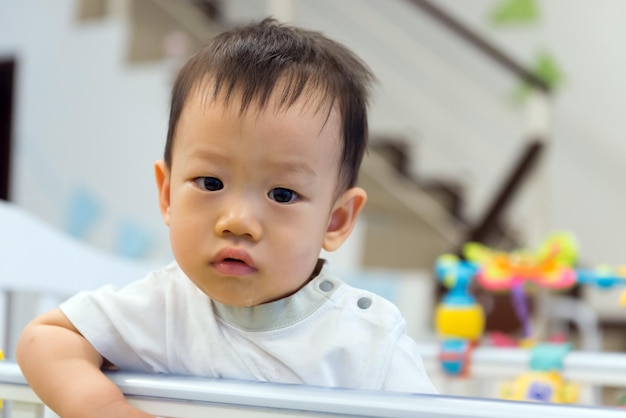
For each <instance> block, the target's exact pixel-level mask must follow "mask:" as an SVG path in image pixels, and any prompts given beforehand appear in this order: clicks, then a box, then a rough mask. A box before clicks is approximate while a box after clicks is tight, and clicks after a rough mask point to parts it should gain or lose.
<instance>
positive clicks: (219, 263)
mask: <svg viewBox="0 0 626 418" xmlns="http://www.w3.org/2000/svg"><path fill="white" fill-rule="evenodd" d="M211 266H213V268H214V269H215V270H217V271H218V272H219V273H220V274H222V275H224V276H247V275H250V274H252V273H254V272H256V270H257V269H256V267H255V266H254V262H253V260H252V257H250V255H249V254H248V253H247V252H246V251H244V250H241V249H236V248H226V249H223V250H221V251H219V252H218V253H217V255H216V256H215V257H214V258H213V261H211Z"/></svg>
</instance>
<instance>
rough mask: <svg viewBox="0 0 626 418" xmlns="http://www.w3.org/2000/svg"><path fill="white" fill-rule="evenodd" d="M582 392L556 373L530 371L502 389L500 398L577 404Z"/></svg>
mask: <svg viewBox="0 0 626 418" xmlns="http://www.w3.org/2000/svg"><path fill="white" fill-rule="evenodd" d="M579 393H580V390H579V388H578V386H577V385H575V384H572V383H567V382H565V381H564V380H563V377H562V376H561V373H559V372H556V371H551V372H541V371H530V372H526V373H524V374H522V375H521V376H519V377H518V378H517V379H515V381H513V382H512V383H509V384H506V385H504V386H503V387H502V389H501V393H500V396H501V397H502V399H506V400H510V401H526V402H546V403H576V402H577V401H578V396H579Z"/></svg>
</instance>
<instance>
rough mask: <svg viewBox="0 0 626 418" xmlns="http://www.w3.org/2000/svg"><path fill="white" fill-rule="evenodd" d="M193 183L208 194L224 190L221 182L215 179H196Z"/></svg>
mask: <svg viewBox="0 0 626 418" xmlns="http://www.w3.org/2000/svg"><path fill="white" fill-rule="evenodd" d="M195 182H196V184H197V185H198V186H199V187H200V188H201V189H202V190H206V191H209V192H215V191H217V190H222V189H223V188H224V183H222V180H220V179H218V178H215V177H198V178H197V179H195Z"/></svg>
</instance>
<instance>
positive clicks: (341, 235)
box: [322, 187, 367, 251]
mask: <svg viewBox="0 0 626 418" xmlns="http://www.w3.org/2000/svg"><path fill="white" fill-rule="evenodd" d="M366 201H367V193H365V190H363V189H361V188H360V187H353V188H351V189H348V190H346V191H345V192H343V194H342V195H341V196H339V198H338V199H337V201H336V202H335V206H334V207H333V211H332V212H331V214H330V220H329V222H328V228H327V229H326V236H325V237H324V244H323V245H322V247H323V248H324V249H325V250H326V251H335V250H336V249H337V248H339V247H340V246H341V244H343V242H344V241H345V240H346V239H348V237H349V236H350V233H351V232H352V229H353V228H354V225H355V224H356V220H357V218H358V217H359V213H360V212H361V209H363V206H364V205H365V202H366Z"/></svg>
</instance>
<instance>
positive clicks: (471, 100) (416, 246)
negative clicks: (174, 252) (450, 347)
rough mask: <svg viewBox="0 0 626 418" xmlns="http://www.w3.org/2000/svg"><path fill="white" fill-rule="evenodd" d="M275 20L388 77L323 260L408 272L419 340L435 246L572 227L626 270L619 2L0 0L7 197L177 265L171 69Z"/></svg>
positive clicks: (133, 253)
mask: <svg viewBox="0 0 626 418" xmlns="http://www.w3.org/2000/svg"><path fill="white" fill-rule="evenodd" d="M268 15H273V16H275V17H277V18H278V19H279V20H282V21H286V22H292V23H295V24H297V25H300V26H304V27H307V28H311V29H314V30H319V31H322V32H324V33H325V34H327V35H328V36H330V37H332V38H334V39H336V40H338V41H340V42H342V43H344V44H345V45H347V46H349V47H350V48H352V49H353V50H354V51H355V52H356V53H357V54H358V55H359V56H361V57H362V58H363V59H364V60H365V61H366V62H367V63H368V64H369V65H370V66H371V68H372V69H373V71H374V73H375V74H376V75H377V76H378V78H379V83H378V84H377V85H376V87H375V90H374V93H373V99H372V106H371V111H370V127H371V132H370V141H371V142H370V143H371V146H370V150H369V154H368V155H367V157H366V159H365V161H364V165H363V168H362V172H361V180H360V181H361V185H362V186H363V187H364V188H366V190H367V191H368V194H369V201H368V205H367V208H366V210H365V213H364V216H363V217H362V219H361V221H360V223H359V225H358V227H357V230H356V231H355V233H354V235H353V236H352V237H351V238H350V240H349V242H348V243H347V244H346V245H345V246H344V247H343V248H342V249H341V250H340V251H338V252H337V253H333V254H325V257H327V258H330V259H331V261H332V263H333V265H334V266H335V267H336V268H337V269H339V270H342V271H344V272H345V274H346V276H348V277H349V276H350V274H351V273H350V272H359V271H393V272H396V273H397V272H402V274H405V273H406V274H407V275H409V276H410V277H412V279H411V280H412V281H411V284H410V286H414V287H413V288H412V289H413V290H414V291H412V292H409V293H403V295H400V296H398V291H397V289H396V297H404V298H405V299H406V298H408V300H405V301H404V302H403V303H400V304H401V305H404V306H412V307H410V308H406V309H409V310H410V309H417V311H415V312H417V313H415V312H414V313H415V315H412V314H411V315H408V316H409V318H408V319H409V322H410V323H412V324H414V326H415V327H417V331H415V333H416V334H417V335H421V334H420V333H421V332H428V331H429V330H430V325H429V324H430V323H429V321H428V320H427V321H424V317H426V315H428V314H429V312H431V311H432V307H433V304H434V300H435V298H436V294H437V289H436V287H435V285H434V281H433V279H432V275H431V271H432V267H433V263H434V261H435V259H436V257H437V256H439V255H440V254H442V253H445V252H456V251H458V250H459V248H460V246H461V245H462V244H463V243H464V242H466V241H468V240H476V241H480V242H483V243H485V244H487V245H490V246H493V247H495V248H500V249H503V250H508V249H512V248H518V247H533V246H536V245H538V244H539V242H540V241H541V240H542V239H543V237H544V236H545V235H546V234H548V233H549V232H550V231H553V230H569V231H571V232H573V233H574V234H575V235H576V236H577V238H578V240H579V245H580V262H581V263H582V264H583V265H587V266H595V265H599V264H603V263H608V264H626V253H625V251H624V249H625V246H624V243H623V242H624V238H623V237H624V236H626V222H623V221H622V219H623V216H624V213H626V193H625V192H624V191H623V187H622V185H623V180H624V179H625V178H626V164H624V161H626V123H624V116H623V111H624V109H626V82H625V81H624V74H626V48H624V45H626V25H624V22H626V2H624V1H622V0H596V1H593V2H592V1H572V0H463V1H458V0H456V1H455V0H429V1H422V0H341V1H334V0H315V1H313V0H300V1H290V0H221V1H220V0H55V1H47V0H0V198H2V199H5V200H9V201H11V202H13V203H15V204H17V205H18V206H20V207H21V208H24V209H25V210H26V211H28V212H30V213H32V214H33V215H35V216H37V217H38V218H41V219H42V220H44V221H45V222H47V223H49V224H50V225H53V226H54V227H55V228H57V229H58V230H60V231H63V232H65V233H68V234H70V235H72V236H74V237H75V238H76V239H79V240H81V241H84V242H86V243H88V244H90V245H92V246H94V247H96V248H98V249H100V250H102V251H105V252H107V253H110V254H114V255H116V256H120V257H123V258H128V259H132V260H140V261H142V262H146V263H148V264H151V265H157V264H164V263H167V262H168V261H169V260H170V259H171V255H170V250H169V244H168V234H167V229H166V227H165V226H164V225H163V222H162V220H161V217H160V214H159V210H158V205H157V194H156V187H155V185H154V180H153V170H152V165H153V163H154V161H155V160H157V159H159V158H160V157H161V154H162V150H163V146H164V143H165V136H166V130H167V119H168V110H169V109H168V106H169V103H168V101H169V94H170V88H171V85H172V81H173V79H174V77H175V74H176V71H177V70H178V68H179V67H180V66H181V65H182V63H183V62H184V61H185V60H186V59H187V58H188V57H189V56H190V55H191V54H192V53H193V51H195V49H196V48H198V47H199V46H200V45H201V44H203V43H204V42H205V41H206V40H207V39H209V38H210V37H211V36H212V35H213V34H215V33H217V32H219V31H221V30H224V29H227V28H230V27H232V26H236V25H240V24H245V23H247V22H249V21H250V20H253V19H261V18H263V17H265V16H268ZM620 109H621V110H620ZM0 234H2V231H0ZM2 256H3V257H4V256H9V257H10V255H8V254H4V255H2ZM398 274H400V273H398ZM407 277H408V276H407ZM385 292H387V294H388V295H391V293H390V292H392V290H389V289H382V290H381V293H383V294H385ZM576 297H580V298H583V299H584V300H585V301H587V302H588V303H589V304H590V305H591V306H592V307H593V308H594V310H595V311H596V312H597V314H598V317H599V318H600V319H601V321H602V323H603V324H605V325H606V326H607V327H616V326H617V327H618V328H620V327H622V326H623V323H624V321H626V314H625V313H624V311H623V309H622V310H620V308H619V303H618V302H617V299H618V293H615V292H598V291H595V290H593V289H592V290H584V291H581V292H578V293H577V294H576ZM390 298H392V299H393V297H391V296H390ZM418 323H419V324H422V325H418ZM620 329H621V328H620ZM620 338H621V337H620ZM617 348H623V347H621V346H619V347H617Z"/></svg>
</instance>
